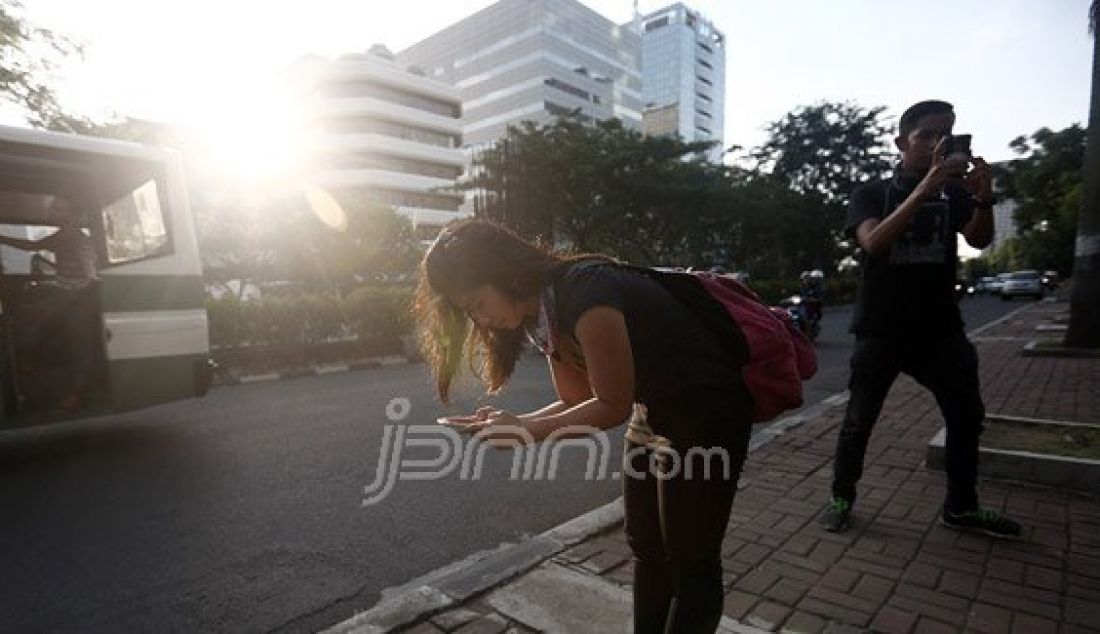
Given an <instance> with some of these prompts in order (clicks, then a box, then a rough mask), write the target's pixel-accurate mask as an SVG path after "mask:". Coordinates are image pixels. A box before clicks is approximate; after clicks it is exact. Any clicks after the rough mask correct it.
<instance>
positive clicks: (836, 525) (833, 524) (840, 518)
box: [818, 498, 852, 533]
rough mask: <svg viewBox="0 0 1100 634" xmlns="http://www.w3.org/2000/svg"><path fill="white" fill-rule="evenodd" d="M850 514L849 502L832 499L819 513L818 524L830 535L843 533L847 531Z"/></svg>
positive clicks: (850, 505)
mask: <svg viewBox="0 0 1100 634" xmlns="http://www.w3.org/2000/svg"><path fill="white" fill-rule="evenodd" d="M851 513H852V503H851V502H849V501H848V500H845V499H844V498H833V499H831V500H829V505H828V506H826V507H825V511H824V512H822V513H821V517H820V518H818V523H819V524H820V525H821V528H824V529H825V530H827V531H829V532H830V533H843V532H844V531H846V530H848V515H850V514H851Z"/></svg>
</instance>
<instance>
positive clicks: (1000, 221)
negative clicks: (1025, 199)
mask: <svg viewBox="0 0 1100 634" xmlns="http://www.w3.org/2000/svg"><path fill="white" fill-rule="evenodd" d="M1019 207H1020V204H1019V203H1018V202H1016V201H1015V200H1013V199H1011V198H1009V199H1006V200H1002V201H1001V202H999V203H997V204H996V205H993V241H992V242H990V243H989V246H988V247H986V248H985V249H983V250H982V251H983V253H984V254H985V255H988V254H990V253H993V252H994V251H996V250H997V249H999V248H1001V247H1002V246H1004V244H1005V243H1006V242H1008V241H1009V240H1011V239H1013V238H1018V237H1019V235H1020V233H1019V231H1018V230H1017V228H1016V210H1017V209H1018V208H1019Z"/></svg>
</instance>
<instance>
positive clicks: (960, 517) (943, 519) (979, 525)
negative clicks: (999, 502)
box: [940, 509, 1021, 539]
mask: <svg viewBox="0 0 1100 634" xmlns="http://www.w3.org/2000/svg"><path fill="white" fill-rule="evenodd" d="M940 524H943V525H944V526H946V527H947V528H951V529H954V530H957V531H975V532H978V533H985V534H986V535H989V536H990V537H998V538H1002V539H1020V532H1021V529H1020V525H1019V523H1017V522H1015V521H1013V520H1011V519H1009V518H1007V517H1005V516H1003V515H1001V514H999V513H997V512H996V511H991V510H989V509H977V510H974V511H967V512H965V513H951V512H950V511H947V510H946V509H945V510H944V511H943V513H941V514H940Z"/></svg>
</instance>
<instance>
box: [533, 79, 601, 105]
mask: <svg viewBox="0 0 1100 634" xmlns="http://www.w3.org/2000/svg"><path fill="white" fill-rule="evenodd" d="M542 81H543V83H544V84H546V85H547V86H550V87H552V88H557V89H558V90H560V91H562V92H565V93H569V94H570V95H573V96H574V97H576V98H577V99H584V100H585V101H588V97H589V95H588V91H587V90H581V89H580V88H577V87H576V86H573V85H570V84H567V83H565V82H564V81H562V80H560V79H557V78H556V77H547V78H546V79H544V80H542Z"/></svg>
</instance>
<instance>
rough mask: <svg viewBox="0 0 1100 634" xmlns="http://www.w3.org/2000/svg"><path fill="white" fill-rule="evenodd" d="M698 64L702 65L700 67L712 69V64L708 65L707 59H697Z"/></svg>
mask: <svg viewBox="0 0 1100 634" xmlns="http://www.w3.org/2000/svg"><path fill="white" fill-rule="evenodd" d="M699 65H700V66H702V67H704V68H709V69H710V70H714V67H713V66H711V65H710V62H708V61H706V60H702V59H701V60H699Z"/></svg>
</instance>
